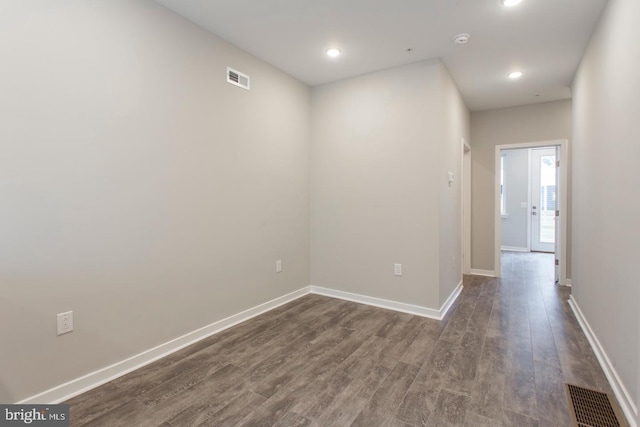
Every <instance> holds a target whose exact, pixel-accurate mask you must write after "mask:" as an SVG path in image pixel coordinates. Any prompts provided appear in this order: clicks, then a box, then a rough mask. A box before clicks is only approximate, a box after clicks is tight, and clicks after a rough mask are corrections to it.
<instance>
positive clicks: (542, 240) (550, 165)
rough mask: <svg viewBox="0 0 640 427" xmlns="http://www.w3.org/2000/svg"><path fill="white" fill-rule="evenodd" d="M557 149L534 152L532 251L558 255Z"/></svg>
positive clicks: (541, 149) (532, 164) (532, 167)
mask: <svg viewBox="0 0 640 427" xmlns="http://www.w3.org/2000/svg"><path fill="white" fill-rule="evenodd" d="M556 159H557V156H556V149H555V148H540V149H532V150H531V250H532V251H537V252H555V243H556V209H557V207H556V203H557V200H558V197H557V191H556V188H557V177H556V175H557V174H556Z"/></svg>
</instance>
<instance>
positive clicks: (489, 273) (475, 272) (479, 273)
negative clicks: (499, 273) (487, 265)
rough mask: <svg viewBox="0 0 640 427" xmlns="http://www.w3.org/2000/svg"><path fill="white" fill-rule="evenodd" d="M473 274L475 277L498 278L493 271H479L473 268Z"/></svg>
mask: <svg viewBox="0 0 640 427" xmlns="http://www.w3.org/2000/svg"><path fill="white" fill-rule="evenodd" d="M471 274H473V275H474V276H486V277H496V272H495V271H493V270H479V269H477V268H472V269H471Z"/></svg>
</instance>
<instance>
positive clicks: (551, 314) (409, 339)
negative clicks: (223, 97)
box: [66, 252, 611, 427]
mask: <svg viewBox="0 0 640 427" xmlns="http://www.w3.org/2000/svg"><path fill="white" fill-rule="evenodd" d="M502 263H503V276H504V277H503V278H501V279H490V278H483V277H479V276H466V277H465V279H464V290H463V292H462V294H461V295H460V297H459V298H458V301H457V302H456V303H455V305H454V307H452V309H451V310H450V312H449V314H448V315H447V317H446V318H445V319H444V320H443V321H442V322H439V321H435V320H431V319H426V318H421V317H418V316H412V315H409V314H404V313H398V312H394V311H389V310H384V309H380V308H375V307H370V306H366V305H361V304H356V303H353V302H348V301H342V300H337V299H332V298H327V297H323V296H319V295H307V296H305V297H303V298H300V299H298V300H296V301H293V302H291V303H289V304H287V305H284V306H282V307H279V308H277V309H275V310H272V311H270V312H269V313H266V314H264V315H261V316H259V317H257V318H254V319H252V320H249V321H247V322H244V323H242V324H240V325H237V326H235V327H233V328H231V329H228V330H226V331H224V332H222V333H220V334H218V335H215V336H213V337H210V338H208V339H206V340H203V341H201V342H199V343H197V344H194V345H192V346H190V347H187V348H185V349H183V350H181V351H179V352H177V353H174V354H172V355H171V356H168V357H166V358H164V359H162V360H159V361H157V362H155V363H153V364H151V365H148V366H146V367H144V368H142V369H139V370H137V371H135V372H132V373H130V374H128V375H126V376H124V377H121V378H119V379H117V380H115V381H113V382H111V383H108V384H105V385H104V386H102V387H99V388H97V389H94V390H92V391H89V392H87V393H85V394H83V395H80V396H77V397H75V398H73V399H71V400H70V401H68V402H66V403H68V404H69V405H71V425H73V426H82V425H87V426H109V427H114V426H163V427H181V426H200V425H212V426H234V425H238V426H283V427H284V426H369V427H371V426H414V427H418V426H474V427H475V426H540V427H550V426H554V427H558V426H568V425H570V423H569V412H568V408H567V404H566V400H565V396H564V390H563V383H564V382H571V383H575V384H578V385H582V386H588V387H592V388H596V389H599V390H602V391H604V392H608V393H611V390H610V388H609V385H608V383H607V380H606V378H605V376H604V374H603V372H602V370H601V369H600V367H599V365H598V362H597V360H596V357H595V355H594V354H593V352H592V350H591V348H590V346H589V343H588V341H587V339H586V337H585V336H584V334H583V333H582V331H581V330H580V327H579V325H578V323H577V321H576V320H575V318H574V316H573V314H572V312H571V310H570V308H569V306H568V304H567V303H566V300H567V298H568V295H569V292H568V289H567V288H562V287H560V288H558V287H556V286H555V285H554V284H553V266H552V263H553V258H552V256H551V255H547V254H536V253H532V254H524V253H507V252H506V253H504V254H503V260H502Z"/></svg>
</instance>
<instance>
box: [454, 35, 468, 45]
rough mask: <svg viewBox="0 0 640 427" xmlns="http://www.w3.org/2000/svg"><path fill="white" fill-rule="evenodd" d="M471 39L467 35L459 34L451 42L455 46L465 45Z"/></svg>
mask: <svg viewBox="0 0 640 427" xmlns="http://www.w3.org/2000/svg"><path fill="white" fill-rule="evenodd" d="M470 38H471V36H470V35H469V34H467V33H460V34H458V35H457V36H455V37H454V38H453V42H454V43H455V44H465V43H469V39H470Z"/></svg>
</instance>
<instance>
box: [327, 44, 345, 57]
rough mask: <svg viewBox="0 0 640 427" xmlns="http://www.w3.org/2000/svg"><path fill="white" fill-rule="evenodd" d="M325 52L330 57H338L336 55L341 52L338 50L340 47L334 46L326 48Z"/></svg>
mask: <svg viewBox="0 0 640 427" xmlns="http://www.w3.org/2000/svg"><path fill="white" fill-rule="evenodd" d="M325 52H326V53H327V56H330V57H332V58H335V57H338V56H340V54H341V53H342V52H341V51H340V49H338V48H335V47H330V48H329V49H327V50H326V51H325Z"/></svg>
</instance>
